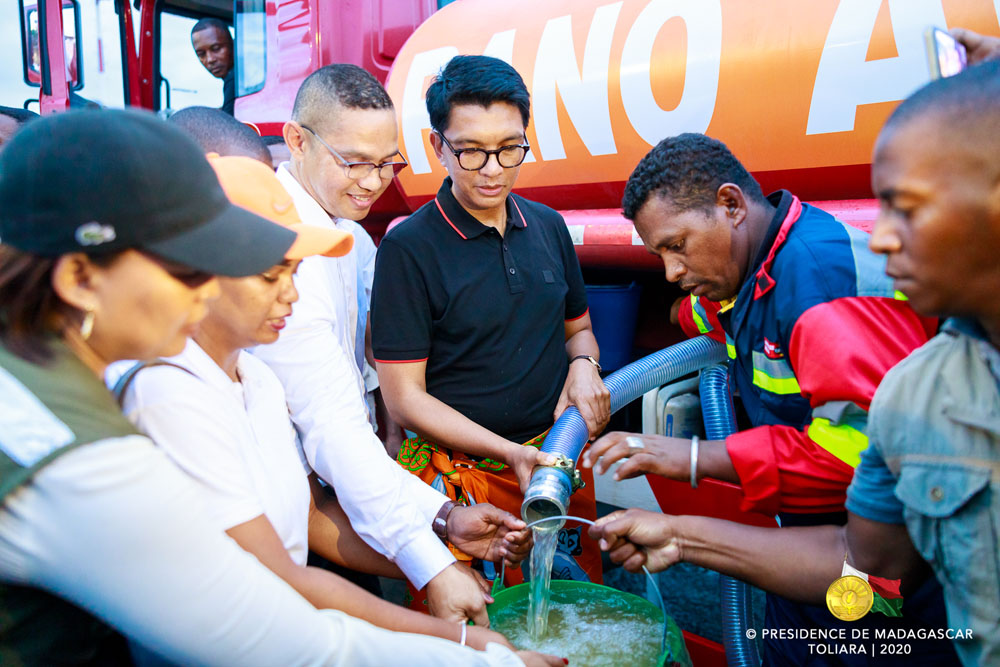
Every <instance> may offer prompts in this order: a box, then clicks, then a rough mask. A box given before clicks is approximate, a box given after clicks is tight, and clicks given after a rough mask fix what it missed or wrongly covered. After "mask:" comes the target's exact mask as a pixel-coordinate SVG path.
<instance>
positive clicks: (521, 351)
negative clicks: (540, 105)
mask: <svg viewBox="0 0 1000 667" xmlns="http://www.w3.org/2000/svg"><path fill="white" fill-rule="evenodd" d="M529 105H530V98H529V95H528V91H527V88H526V87H525V85H524V81H523V80H522V79H521V76H520V75H519V74H518V73H517V71H516V70H514V68H512V67H511V66H510V65H508V64H507V63H505V62H503V61H501V60H498V59H496V58H489V57H485V56H458V57H456V58H453V59H452V60H451V61H450V62H449V63H448V65H447V66H446V67H445V68H444V70H443V71H442V72H441V74H440V75H439V76H438V77H437V78H436V79H435V81H434V82H433V83H432V84H431V86H430V88H429V89H428V91H427V109H428V112H429V114H430V120H431V126H432V128H433V130H434V131H433V132H432V133H431V135H430V138H431V145H432V146H433V148H434V151H435V153H436V154H437V157H438V159H439V160H440V161H441V163H442V164H443V165H444V166H445V168H446V169H447V170H448V174H449V178H447V179H445V181H444V183H443V184H442V186H441V189H440V190H439V191H438V194H437V197H436V198H435V199H434V201H432V202H429V203H428V204H426V205H424V206H423V207H421V208H420V209H419V210H418V211H417V212H416V213H414V214H413V215H412V216H410V218H409V219H407V220H406V221H405V222H403V223H402V224H401V225H399V226H398V227H397V228H395V229H394V230H393V231H392V232H390V233H389V234H388V235H387V236H386V237H385V239H383V241H382V244H381V246H380V247H379V252H378V257H377V260H376V265H375V284H374V288H373V294H372V342H373V345H372V347H373V350H374V353H375V359H376V361H377V362H378V373H379V383H380V385H381V387H382V391H383V396H384V398H385V402H386V405H387V406H388V408H389V411H390V412H391V413H392V415H393V417H394V418H395V419H396V420H397V421H399V422H400V423H401V424H402V425H403V426H404V427H405V428H407V429H409V430H411V431H413V432H415V433H416V434H417V435H418V436H419V437H417V438H413V439H411V440H408V441H407V442H406V443H404V445H403V448H402V449H401V450H400V454H399V457H398V459H397V460H398V461H399V462H400V464H401V465H403V466H404V467H405V468H407V469H408V470H410V471H411V472H413V473H414V474H417V475H418V476H420V477H421V478H422V479H424V481H426V482H428V483H432V484H435V486H439V487H443V488H444V489H445V490H446V492H447V493H448V494H449V495H451V496H452V497H453V498H455V499H456V500H460V501H462V502H470V503H471V502H476V503H478V502H486V501H488V502H491V503H493V504H494V505H497V506H498V507H501V508H504V509H507V510H509V511H513V512H515V513H516V512H518V511H519V509H520V505H521V499H522V495H521V494H522V492H523V490H524V488H525V486H526V485H527V482H528V479H529V478H530V475H531V471H532V469H533V468H534V467H535V466H536V465H551V464H552V463H553V462H554V460H553V459H552V457H550V456H548V455H547V454H541V453H540V452H538V451H537V450H536V447H538V446H540V445H541V441H542V440H543V439H544V438H543V437H542V436H544V434H545V433H546V432H547V430H548V428H549V427H550V426H551V425H552V422H553V420H554V419H555V418H556V417H558V416H559V414H561V413H562V411H563V410H564V409H565V408H566V407H567V406H568V405H575V406H576V407H577V408H578V409H579V410H580V413H581V415H582V416H583V417H584V419H585V420H586V422H587V426H588V427H589V429H590V433H591V435H592V436H596V435H597V434H598V433H599V432H600V431H601V430H602V429H603V428H604V426H605V425H606V424H607V421H608V418H609V417H610V401H609V395H608V391H607V389H606V388H605V387H604V383H603V382H602V381H601V377H600V374H599V371H600V366H599V365H598V363H597V358H598V354H599V353H598V348H597V341H596V340H595V338H594V335H593V332H592V329H591V324H590V316H589V314H588V311H587V298H586V293H585V291H584V286H583V277H582V274H581V272H580V265H579V263H578V261H577V258H576V252H575V251H574V249H573V244H572V241H571V240H570V237H569V232H568V230H567V229H566V224H565V222H564V221H563V219H562V217H561V216H560V215H559V214H558V213H556V212H555V211H553V210H552V209H550V208H548V207H546V206H543V205H541V204H537V203H535V202H531V201H528V200H526V199H524V198H522V197H519V196H517V195H512V194H511V192H510V191H511V189H512V188H513V187H514V182H515V181H516V180H517V174H518V171H519V170H520V165H521V163H522V162H523V161H524V158H525V156H526V154H527V151H528V148H529V147H528V145H527V138H526V136H525V129H526V128H527V125H528V111H529ZM524 444H530V445H534V446H533V447H532V446H524ZM444 482H447V483H444ZM586 490H589V498H588V497H586V493H585V492H584V493H578V494H576V495H575V496H574V504H573V505H571V508H570V513H571V514H575V515H577V516H584V517H590V518H593V516H594V515H595V514H596V512H595V506H594V499H593V484H589V485H588V487H587V488H586ZM586 490H585V491H586ZM578 537H579V529H578V528H570V529H569V530H568V532H567V535H564V536H562V539H561V542H562V543H563V546H565V547H566V557H565V558H561V559H559V560H558V561H557V564H556V566H555V568H554V570H555V574H556V576H561V577H563V578H577V579H582V578H583V577H584V576H585V574H584V573H586V575H588V576H589V578H590V579H591V580H595V581H599V580H600V560H599V558H598V557H597V556H598V554H597V553H596V552H595V553H594V554H592V555H593V556H594V557H593V558H587V556H588V555H591V554H584V553H583V549H582V547H581V544H580V542H579V539H578ZM587 546H589V545H587ZM581 555H582V556H583V557H582V558H579V557H578V556H581ZM573 557H577V558H575V560H574V558H573Z"/></svg>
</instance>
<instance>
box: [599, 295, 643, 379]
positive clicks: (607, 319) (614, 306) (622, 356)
mask: <svg viewBox="0 0 1000 667" xmlns="http://www.w3.org/2000/svg"><path fill="white" fill-rule="evenodd" d="M641 292H642V287H641V286H640V285H638V284H637V283H632V284H631V285H587V303H588V305H589V306H590V321H591V322H592V323H593V325H594V336H595V337H596V338H597V344H598V345H599V346H600V348H601V368H603V369H604V370H605V371H613V370H616V369H619V368H621V367H622V366H624V365H626V364H628V363H629V362H630V361H632V342H633V340H634V339H635V324H636V319H637V317H638V315H639V295H640V293H641Z"/></svg>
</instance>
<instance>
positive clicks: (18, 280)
mask: <svg viewBox="0 0 1000 667" xmlns="http://www.w3.org/2000/svg"><path fill="white" fill-rule="evenodd" d="M102 156H107V157H106V158H104V157H102ZM295 239H296V234H295V232H293V231H290V230H288V229H285V228H283V227H281V226H279V225H275V224H273V223H271V222H268V221H266V220H264V219H263V218H260V217H258V216H256V215H254V214H251V213H249V212H247V211H245V210H243V209H240V208H238V207H235V206H233V205H231V204H230V203H229V202H228V200H227V199H226V196H225V194H224V193H223V191H222V189H221V188H220V187H219V184H218V181H217V180H216V178H215V175H214V173H213V171H212V169H211V167H210V166H209V165H208V163H207V162H206V161H205V159H204V157H203V156H202V155H201V153H200V151H199V149H198V147H197V146H196V145H195V144H194V143H193V142H191V140H189V139H187V138H186V137H185V136H184V135H183V134H182V133H181V132H180V131H178V130H176V129H174V128H171V127H169V126H167V125H166V124H163V123H161V122H160V121H158V120H157V119H156V118H155V117H153V116H152V115H149V114H144V113H137V112H126V111H102V112H100V113H93V112H91V113H73V112H70V113H66V114H61V115H59V116H55V117H50V118H46V119H43V120H41V121H38V122H36V123H34V124H32V125H31V126H29V127H27V128H25V129H24V130H23V131H22V132H21V133H19V134H18V136H16V137H15V138H14V140H13V141H11V143H10V144H8V145H7V146H6V147H5V149H4V151H3V153H2V154H0V241H2V244H3V245H2V246H0V661H2V662H4V663H7V662H8V661H9V662H11V663H14V664H56V663H58V664H64V663H71V664H117V663H127V662H128V661H129V660H130V658H129V655H128V653H127V650H126V649H125V648H124V643H123V642H122V641H121V640H120V638H119V637H118V635H116V634H115V632H114V630H117V631H119V632H121V633H123V634H124V635H127V636H128V637H130V638H131V639H132V640H134V641H136V642H137V643H139V644H141V645H143V646H144V647H145V648H146V649H148V650H149V651H151V652H152V653H154V654H158V655H159V656H162V657H163V658H165V659H167V660H169V661H171V662H175V663H180V664H240V665H256V664H259V665H291V664H334V663H335V664H350V665H387V664H393V663H399V664H403V663H405V664H409V665H412V664H425V663H426V664H464V665H479V664H482V665H508V664H510V665H517V664H521V663H520V660H519V659H518V658H517V657H516V656H515V655H514V654H512V653H511V652H510V651H508V650H507V649H505V648H503V647H501V646H499V645H496V644H491V645H490V646H489V647H488V651H487V652H485V653H484V652H475V651H472V650H471V649H469V648H466V647H461V646H458V645H456V644H454V643H451V642H446V641H444V640H439V639H435V638H431V637H422V636H413V635H403V634H394V633H390V632H387V631H384V630H380V629H377V628H374V627H372V626H370V625H368V624H366V623H364V622H362V621H358V620H356V619H352V618H350V617H349V616H346V615H344V614H341V613H339V612H329V611H327V612H319V611H317V610H315V609H314V608H313V607H311V606H310V605H309V604H308V603H307V602H306V601H305V600H304V599H303V598H301V597H300V596H299V595H297V594H296V593H295V592H294V591H293V590H292V589H291V588H289V587H288V586H287V585H286V584H284V583H283V582H282V581H281V580H280V579H278V578H277V577H276V576H274V575H273V574H271V573H270V572H269V571H267V570H266V569H265V568H263V566H261V565H260V564H259V563H258V562H257V561H256V560H255V559H254V558H253V557H252V556H250V555H249V554H247V553H246V552H244V551H243V550H241V549H240V548H239V547H237V546H236V545H235V544H234V543H233V542H232V541H230V540H228V539H227V538H226V537H225V536H224V535H223V534H222V533H221V532H220V531H218V530H217V529H216V528H213V527H212V526H211V525H210V524H209V522H208V520H207V518H205V517H204V516H203V510H202V507H200V506H199V505H198V502H197V500H198V498H200V496H199V495H198V493H197V490H196V489H195V487H194V486H193V484H192V482H191V481H190V480H189V479H188V478H187V477H186V476H185V475H184V473H182V472H181V471H180V470H179V469H177V468H176V467H175V466H174V465H173V464H171V463H170V462H169V461H168V459H167V458H166V457H165V456H164V455H163V454H162V452H160V451H159V450H158V449H157V448H156V447H155V445H154V444H153V443H152V442H151V441H150V440H149V439H148V438H146V437H145V436H143V435H141V434H139V433H138V432H137V431H135V430H134V428H133V427H132V426H131V425H130V424H129V422H128V421H127V420H125V419H124V417H122V415H121V413H120V412H119V410H118V407H117V405H116V404H115V402H114V400H113V399H112V397H111V395H110V393H109V392H108V391H107V390H106V388H105V387H104V385H103V383H102V381H101V376H102V375H103V372H104V370H105V367H106V366H107V365H108V364H109V363H111V362H113V361H116V360H119V359H128V358H132V359H148V358H153V357H157V356H163V355H172V354H176V353H178V352H180V351H181V350H182V349H183V347H184V343H185V339H186V337H187V336H188V335H190V334H191V333H192V332H193V331H194V330H195V328H196V327H197V324H198V322H199V320H200V319H201V318H202V317H204V315H205V312H206V303H207V301H209V300H210V299H212V298H214V297H215V296H216V294H217V293H218V285H217V281H216V280H215V278H214V275H215V274H221V275H226V276H247V275H253V274H256V273H259V272H261V271H264V270H265V269H268V268H270V267H272V266H274V265H275V264H278V263H279V262H281V261H282V259H283V257H284V255H285V252H286V251H287V250H288V249H289V248H290V247H291V245H292V243H293V241H295ZM67 602H68V603H71V604H67ZM98 619H99V620H98ZM112 627H113V628H114V630H112Z"/></svg>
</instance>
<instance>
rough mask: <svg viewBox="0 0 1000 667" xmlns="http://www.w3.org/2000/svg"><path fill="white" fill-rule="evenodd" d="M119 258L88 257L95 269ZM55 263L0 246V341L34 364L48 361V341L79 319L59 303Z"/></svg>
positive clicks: (52, 259)
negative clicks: (56, 289) (54, 274)
mask: <svg viewBox="0 0 1000 667" xmlns="http://www.w3.org/2000/svg"><path fill="white" fill-rule="evenodd" d="M120 256H121V253H120V252H112V253H105V254H103V255H88V257H89V258H90V261H92V262H94V263H95V264H97V265H98V266H109V265H110V264H111V263H112V262H114V261H115V260H116V259H118V257H120ZM58 261H59V258H58V257H42V256H41V255H35V254H33V253H29V252H23V251H21V250H17V249H16V248H12V247H11V246H8V245H0V341H2V342H3V345H4V347H6V348H7V349H8V350H10V351H11V352H12V353H14V354H16V355H17V356H19V357H21V358H22V359H25V360H27V361H31V362H34V363H41V362H44V361H45V360H47V359H49V358H50V356H51V350H50V349H49V347H48V342H49V337H50V336H51V335H52V334H55V333H58V331H59V330H60V329H61V328H62V327H63V326H66V323H67V322H68V321H70V320H73V319H75V318H77V317H79V310H77V309H76V308H74V307H73V306H70V305H69V304H68V303H66V302H65V301H63V300H62V299H60V298H59V295H58V294H56V291H55V288H53V287H52V271H53V269H55V266H56V263H57V262H58Z"/></svg>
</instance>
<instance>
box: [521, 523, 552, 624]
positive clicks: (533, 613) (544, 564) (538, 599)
mask: <svg viewBox="0 0 1000 667" xmlns="http://www.w3.org/2000/svg"><path fill="white" fill-rule="evenodd" d="M531 531H532V533H533V537H534V540H535V546H534V547H532V549H531V589H530V590H531V595H530V597H529V603H528V633H529V634H530V635H531V638H532V639H533V640H534V641H539V640H540V639H541V638H542V637H544V636H545V631H546V630H547V629H548V625H549V591H550V586H549V584H550V582H551V579H552V561H553V559H554V558H555V555H556V544H557V542H558V537H559V527H558V525H551V526H535V527H534V528H532V529H531Z"/></svg>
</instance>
